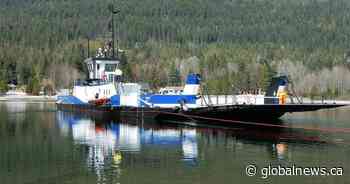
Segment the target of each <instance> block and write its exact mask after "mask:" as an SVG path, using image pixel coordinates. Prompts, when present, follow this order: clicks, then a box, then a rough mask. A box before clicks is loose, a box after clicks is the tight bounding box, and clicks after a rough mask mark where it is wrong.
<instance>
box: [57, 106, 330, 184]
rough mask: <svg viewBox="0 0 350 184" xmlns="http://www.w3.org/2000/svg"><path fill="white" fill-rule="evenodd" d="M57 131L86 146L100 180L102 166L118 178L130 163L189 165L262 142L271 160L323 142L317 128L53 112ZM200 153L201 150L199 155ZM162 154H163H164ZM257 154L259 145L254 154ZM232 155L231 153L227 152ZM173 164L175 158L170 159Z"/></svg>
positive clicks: (152, 165)
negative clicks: (190, 123)
mask: <svg viewBox="0 0 350 184" xmlns="http://www.w3.org/2000/svg"><path fill="white" fill-rule="evenodd" d="M56 115H57V122H58V126H59V128H60V131H61V134H62V135H64V136H66V137H68V138H70V137H72V138H73V141H74V143H75V144H77V145H80V146H83V147H85V148H86V154H87V155H86V164H87V166H88V167H89V168H92V169H93V170H94V172H95V173H96V175H97V177H98V181H101V183H103V181H104V179H105V177H106V173H105V172H106V170H108V168H109V167H112V168H111V169H109V171H111V170H113V177H116V178H117V179H118V178H119V177H121V173H122V168H124V169H125V168H126V167H132V166H133V165H134V164H144V165H148V164H149V165H148V167H162V165H161V164H164V163H167V162H168V161H169V160H177V161H180V163H183V164H185V165H188V166H191V167H198V166H200V162H202V161H203V160H206V159H207V157H210V156H209V155H207V154H208V150H209V149H214V150H217V148H222V147H224V149H221V150H217V151H216V152H215V155H224V154H225V153H226V151H225V149H226V150H231V151H234V152H235V153H237V155H239V154H238V153H242V154H243V155H244V154H246V149H248V150H251V149H252V147H253V148H254V147H256V148H259V147H261V146H262V145H264V147H265V148H266V149H265V150H266V153H267V154H268V155H270V156H271V159H273V160H276V161H278V162H279V161H285V160H291V159H293V158H292V156H293V149H289V148H290V147H293V146H295V145H296V144H299V143H302V144H314V143H316V145H322V144H323V143H325V142H324V141H323V140H321V139H320V134H319V133H318V132H311V133H310V132H305V131H300V130H291V129H276V128H275V129H273V130H271V129H266V128H259V127H257V128H252V127H249V128H248V127H246V128H245V127H229V126H221V127H220V126H218V127H210V126H206V125H196V126H184V125H178V124H171V123H168V124H167V123H164V122H163V123H159V122H152V121H147V122H144V121H141V122H135V121H132V120H127V119H121V120H119V121H118V122H116V121H114V120H103V119H96V118H92V117H89V116H86V115H84V114H76V113H69V112H62V111H58V112H57V114H56ZM199 151H201V153H199ZM163 153H165V154H163ZM258 153H259V154H262V153H261V149H259V151H257V152H256V154H258ZM227 156H230V157H231V156H234V155H226V156H225V157H227ZM175 163H177V162H175Z"/></svg>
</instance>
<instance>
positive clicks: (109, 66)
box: [105, 64, 117, 72]
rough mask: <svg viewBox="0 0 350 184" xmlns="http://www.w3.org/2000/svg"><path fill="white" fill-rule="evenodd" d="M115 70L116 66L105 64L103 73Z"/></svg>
mask: <svg viewBox="0 0 350 184" xmlns="http://www.w3.org/2000/svg"><path fill="white" fill-rule="evenodd" d="M116 68H117V65H116V64H106V66H105V71H106V72H114V71H115V69H116Z"/></svg>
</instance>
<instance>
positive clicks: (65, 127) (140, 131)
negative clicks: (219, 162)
mask: <svg viewBox="0 0 350 184" xmlns="http://www.w3.org/2000/svg"><path fill="white" fill-rule="evenodd" d="M57 120H58V124H59V127H60V130H61V133H62V135H63V136H66V137H69V136H70V134H71V135H72V137H73V139H74V142H75V143H76V144H80V145H85V146H87V152H88V156H87V160H86V163H87V166H88V167H89V168H93V169H94V170H95V172H96V175H97V177H98V181H101V182H102V181H104V180H105V178H103V177H104V176H103V175H104V170H105V166H112V167H114V168H120V164H121V163H122V161H123V153H135V154H138V153H140V152H141V151H142V150H141V149H142V148H147V147H150V146H157V147H163V148H170V149H171V148H174V149H177V148H180V149H181V150H182V155H181V157H182V159H181V160H183V161H184V162H185V163H187V164H189V165H193V166H194V165H196V164H197V157H198V145H197V133H196V129H195V128H181V129H175V128H162V129H159V128H157V127H152V124H150V126H147V127H140V126H137V125H133V124H127V123H119V122H114V121H107V122H104V121H98V120H93V119H91V118H89V117H84V116H83V115H81V114H73V113H68V112H62V111H58V112H57ZM120 173H121V170H120V169H119V171H118V172H117V176H118V175H119V174H120ZM118 177H119V176H118Z"/></svg>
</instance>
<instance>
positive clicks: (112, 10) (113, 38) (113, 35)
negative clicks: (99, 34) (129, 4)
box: [109, 4, 120, 58]
mask: <svg viewBox="0 0 350 184" xmlns="http://www.w3.org/2000/svg"><path fill="white" fill-rule="evenodd" d="M109 10H110V11H111V13H112V47H113V48H112V49H113V51H112V57H113V58H115V45H114V40H115V34H114V15H116V14H118V13H119V12H120V10H118V9H114V6H113V4H111V5H109Z"/></svg>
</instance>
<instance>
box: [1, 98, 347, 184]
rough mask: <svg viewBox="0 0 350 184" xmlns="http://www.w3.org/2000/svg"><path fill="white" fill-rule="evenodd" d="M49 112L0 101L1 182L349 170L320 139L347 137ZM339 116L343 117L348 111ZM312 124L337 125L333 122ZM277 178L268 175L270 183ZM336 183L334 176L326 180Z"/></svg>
mask: <svg viewBox="0 0 350 184" xmlns="http://www.w3.org/2000/svg"><path fill="white" fill-rule="evenodd" d="M53 105H54V104H53ZM48 109H49V110H48ZM50 109H54V106H50V105H47V104H42V105H38V104H25V105H23V104H17V105H15V104H0V114H1V116H0V117H1V123H0V142H1V145H2V147H1V151H0V178H1V179H2V181H1V183H5V184H7V183H11V184H13V183H122V184H124V183H159V182H160V181H161V182H162V183H193V181H198V183H227V182H228V181H234V180H236V179H238V180H239V181H242V183H252V182H254V181H253V180H254V179H257V178H253V177H247V176H245V175H242V172H244V168H245V167H246V166H247V164H249V163H254V164H256V165H257V166H258V167H259V168H261V167H266V166H267V165H269V164H282V165H287V166H288V165H292V164H296V165H299V166H326V167H334V166H342V167H344V170H348V169H349V165H350V163H349V159H348V154H347V153H349V147H348V145H343V144H336V145H334V144H330V142H329V141H328V140H334V139H337V140H340V139H341V140H343V142H344V143H345V142H346V141H347V140H350V137H349V136H348V135H344V134H331V133H329V134H326V133H320V132H312V131H304V130H292V129H279V128H275V129H270V128H253V127H234V126H229V125H225V126H215V127H213V126H208V125H195V126H187V125H177V124H170V123H166V122H152V121H149V120H144V121H141V122H138V121H135V120H132V119H122V120H120V121H111V120H104V119H98V118H94V117H89V116H86V115H83V114H74V113H67V112H61V111H57V112H54V111H53V110H50ZM17 115H21V116H19V117H21V118H16V117H18V116H17ZM342 115H343V116H344V117H345V116H346V115H347V117H348V112H344V113H343V114H342ZM310 116H311V115H310ZM324 116H326V117H328V115H327V114H325V115H324ZM292 120H293V119H291V120H288V122H287V123H289V124H292V125H298V124H299V123H300V122H302V123H303V124H305V123H309V124H316V122H315V121H307V118H305V120H304V121H301V120H302V116H300V119H297V120H298V122H293V121H292ZM299 120H300V121H299ZM320 120H323V119H322V118H321V117H320ZM346 121H348V120H346ZM317 122H318V124H320V126H323V127H327V125H328V124H329V125H332V126H338V124H337V123H338V122H337V119H335V120H333V121H327V122H326V123H324V124H321V123H322V121H319V120H317ZM319 122H321V123H319ZM318 124H317V125H318ZM344 124H345V118H344V122H341V125H344ZM341 127H345V126H341ZM330 160H331V161H330ZM279 179H280V178H273V180H274V181H277V183H280V181H281V180H279ZM297 179H298V178H297ZM302 179H303V181H304V179H305V178H301V179H300V180H302ZM312 179H313V180H316V182H324V178H312ZM337 179H338V178H337ZM282 180H283V183H295V182H297V181H294V180H290V179H288V178H286V179H282ZM327 181H330V182H327V183H332V181H331V180H327ZM336 181H339V182H336ZM342 181H343V182H342ZM344 181H345V180H344V178H341V177H339V179H338V180H334V182H333V183H344ZM229 183H230V182H229ZM346 183H348V182H346Z"/></svg>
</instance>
